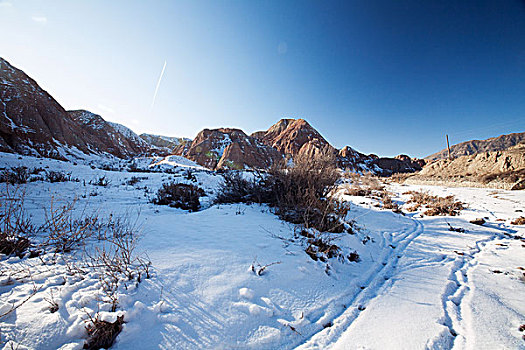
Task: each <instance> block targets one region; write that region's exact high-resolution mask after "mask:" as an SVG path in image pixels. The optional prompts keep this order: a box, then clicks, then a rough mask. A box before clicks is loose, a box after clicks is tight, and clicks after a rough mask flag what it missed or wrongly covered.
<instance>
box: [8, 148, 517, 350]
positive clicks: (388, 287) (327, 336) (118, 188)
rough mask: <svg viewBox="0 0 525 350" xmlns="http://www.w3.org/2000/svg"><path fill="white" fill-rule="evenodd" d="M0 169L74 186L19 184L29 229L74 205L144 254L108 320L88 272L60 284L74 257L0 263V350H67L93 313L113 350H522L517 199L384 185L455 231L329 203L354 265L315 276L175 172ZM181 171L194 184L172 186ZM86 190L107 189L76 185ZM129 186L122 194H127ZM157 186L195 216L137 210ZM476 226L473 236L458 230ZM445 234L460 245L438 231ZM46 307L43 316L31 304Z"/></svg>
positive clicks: (239, 208) (176, 166) (357, 202)
mask: <svg viewBox="0 0 525 350" xmlns="http://www.w3.org/2000/svg"><path fill="white" fill-rule="evenodd" d="M0 162H1V163H0V164H1V166H0V167H7V168H8V167H14V166H19V165H25V166H28V167H29V168H31V169H32V168H35V167H42V168H44V169H46V170H55V171H65V172H70V173H71V174H72V177H74V178H78V179H79V181H78V182H75V181H71V182H64V183H48V182H44V181H34V182H29V183H27V184H24V185H22V187H23V189H24V190H25V193H26V201H25V206H26V209H27V210H28V212H29V214H31V215H32V218H33V220H35V221H36V222H41V221H43V220H44V211H43V208H44V207H48V206H49V203H50V201H51V198H54V200H56V201H59V202H60V203H62V202H63V201H67V200H71V199H73V198H75V197H76V198H77V208H82V210H80V209H79V212H78V213H77V214H78V215H81V214H82V213H81V212H83V213H88V214H89V213H94V212H96V213H97V214H98V215H100V216H101V217H108V216H109V215H110V214H112V215H113V217H117V216H127V217H129V218H130V219H132V220H133V221H137V223H138V227H140V233H141V239H140V241H139V242H138V246H137V252H139V253H147V256H148V257H149V259H150V260H151V262H152V266H153V272H152V277H151V278H150V279H144V280H143V281H142V282H140V283H131V282H129V283H123V284H122V285H120V286H119V289H118V293H117V295H118V300H119V304H118V308H117V310H116V311H115V312H111V310H110V308H109V304H108V303H105V302H103V301H100V299H103V298H101V296H103V295H104V294H103V290H102V286H101V284H100V280H99V276H98V275H97V274H96V273H95V272H93V271H91V272H90V271H88V272H87V273H86V274H84V275H79V274H76V275H71V274H69V272H68V266H69V264H70V263H71V262H75V261H76V262H79V261H81V259H82V254H83V253H82V251H77V252H72V253H70V254H63V255H61V256H60V257H59V258H58V259H55V260H53V259H54V257H53V256H52V255H53V254H46V255H44V256H43V257H42V260H40V259H38V258H33V259H29V258H24V259H19V258H18V257H9V258H7V257H5V256H4V257H3V258H0V314H3V313H5V312H7V311H9V310H10V308H11V307H12V305H18V304H20V303H21V302H22V301H24V300H26V299H27V301H26V302H25V303H23V304H22V305H21V306H20V307H19V308H18V309H17V310H16V311H14V312H11V313H10V314H8V315H7V316H4V317H0V329H1V333H2V342H3V343H1V345H2V346H4V348H6V349H9V348H10V346H11V344H12V345H13V346H14V347H15V348H16V345H17V344H20V348H30V349H48V348H54V349H75V348H76V349H78V348H82V345H83V344H84V342H85V339H86V337H87V333H86V330H85V325H86V322H85V320H86V317H87V316H86V315H87V313H91V314H92V313H94V312H96V311H97V309H100V315H101V317H102V319H104V320H108V321H114V320H116V317H117V316H119V315H124V320H125V322H126V323H125V324H124V326H123V331H122V333H121V334H120V335H119V336H118V337H117V341H116V343H115V344H114V346H113V348H115V349H150V348H165V349H171V348H174V349H202V348H214V349H292V348H299V349H329V348H331V349H419V348H421V349H451V348H454V349H493V348H498V349H500V348H508V349H516V348H524V344H525V342H524V341H523V339H522V336H523V332H520V331H519V326H520V325H521V324H524V323H525V304H524V303H523V298H524V296H525V284H524V281H523V279H524V277H523V272H524V271H523V270H520V269H518V267H522V268H525V266H524V264H525V250H524V248H523V244H524V243H523V236H524V234H525V227H523V226H516V225H511V224H510V221H511V220H512V219H515V218H516V217H518V216H520V215H523V211H525V192H524V191H515V192H511V191H504V190H498V191H494V190H489V189H472V188H445V187H432V186H403V185H398V184H392V185H389V186H388V188H389V190H390V191H392V193H394V195H395V197H394V200H395V201H396V202H397V203H399V204H401V205H402V206H403V205H404V203H405V202H406V201H407V199H408V196H407V195H404V194H403V193H405V192H407V191H409V190H420V189H422V190H425V191H429V192H431V193H433V194H437V195H441V196H444V195H450V194H453V195H455V196H456V197H458V199H460V200H462V201H464V202H465V203H467V204H468V208H467V209H466V210H464V211H462V212H461V214H460V215H459V216H457V217H426V216H422V215H421V212H415V213H408V214H407V215H406V216H403V215H399V214H395V213H393V212H391V211H388V210H382V209H380V208H377V207H376V206H375V204H376V201H375V200H374V199H370V198H363V197H351V196H343V195H342V194H339V195H340V196H341V198H342V199H343V200H345V201H348V202H349V203H351V210H350V214H349V216H350V217H349V219H350V218H353V219H355V220H356V223H357V226H358V227H359V231H358V232H357V233H355V234H353V235H350V234H339V235H334V237H333V238H334V240H335V242H336V243H337V244H338V245H339V246H340V247H341V248H342V249H343V251H344V252H345V254H349V253H350V252H353V251H357V253H358V254H359V256H360V258H361V260H360V261H359V262H348V261H346V262H344V263H343V262H340V261H337V260H336V259H331V260H330V261H329V262H328V263H323V262H320V261H313V260H312V259H311V258H310V257H309V256H308V255H307V254H306V253H305V252H304V241H303V240H302V238H301V237H299V238H298V237H294V230H295V229H296V227H295V226H294V225H291V224H288V223H285V222H282V221H281V220H279V219H278V218H277V216H275V215H273V214H272V213H271V210H270V209H269V208H268V207H266V206H259V205H244V204H237V205H212V201H213V198H214V196H215V194H216V192H217V189H218V187H219V185H220V183H221V179H222V177H221V176H220V175H217V174H216V173H214V172H211V171H209V170H206V169H204V168H202V167H200V166H198V165H197V164H195V163H193V162H191V161H189V160H187V159H185V158H182V157H178V156H169V157H156V158H147V157H143V158H137V159H135V160H134V164H135V165H136V168H137V170H136V172H126V171H124V170H123V171H106V170H101V169H100V168H99V167H98V166H99V165H103V164H110V165H112V166H113V167H114V168H117V169H118V168H122V169H124V168H125V166H124V165H127V163H125V162H123V161H121V160H117V159H114V158H106V159H105V161H104V158H103V157H99V156H97V157H94V158H92V159H90V160H85V161H82V162H80V161H79V163H78V164H76V165H75V164H73V163H71V162H62V161H57V160H52V159H39V158H34V157H29V156H18V155H13V154H6V153H0ZM141 170H143V171H144V172H140V171H141ZM151 170H155V172H151ZM188 170H189V171H191V173H192V174H193V175H194V177H195V179H194V180H192V179H190V178H189V177H187V176H185V175H184V172H186V171H188ZM146 171H148V172H146ZM100 176H106V177H107V179H108V180H109V182H110V184H109V186H107V187H100V186H94V185H91V184H90V181H91V180H94V179H97V178H99V177H100ZM132 177H136V178H139V181H138V183H137V184H135V185H130V184H128V183H127V182H128V180H130V179H131V178H132ZM167 181H178V182H184V183H192V184H197V185H199V186H200V187H202V188H203V189H204V190H205V192H206V194H207V195H206V196H205V197H202V198H201V202H202V203H203V209H202V210H201V211H198V212H193V213H189V212H187V211H183V210H180V209H174V208H169V207H164V206H156V205H154V204H152V203H150V201H149V200H150V199H151V198H152V197H153V196H154V194H155V192H156V190H157V189H158V188H160V186H161V184H162V183H163V182H167ZM4 190H5V188H4V187H3V185H2V189H1V190H0V191H1V192H2V193H3V191H4ZM93 193H96V195H92V194H93ZM520 210H521V211H522V212H520ZM478 217H484V218H486V220H487V224H485V225H483V226H477V225H473V224H470V223H469V222H468V221H469V220H471V219H473V218H478ZM498 220H500V221H498ZM501 220H503V221H501ZM448 224H450V225H452V226H453V227H462V228H465V229H466V232H464V233H461V232H453V231H449V230H448V228H449V226H448ZM516 238H517V239H516ZM100 244H101V243H100V242H96V241H94V242H89V243H88V245H87V246H86V249H91V248H93V247H97V246H98V245H100ZM271 263H276V264H274V265H271V266H268V267H267V268H266V269H265V273H264V274H262V275H261V276H259V275H257V274H254V273H253V272H252V269H251V266H252V265H255V266H258V264H260V265H262V266H264V265H267V264H271ZM327 265H328V266H329V269H328V270H327ZM14 271H31V278H27V277H26V278H21V279H20V280H15V281H14V283H13V282H9V274H10V273H11V276H12V277H13V278H15V277H17V276H18V275H17V276H15V275H13V273H14ZM326 271H328V273H327V272H326ZM35 287H36V289H37V292H36V293H34V295H32V293H33V292H34V288H35ZM51 294H52V296H53V298H54V300H55V301H56V302H57V303H58V306H59V309H58V311H57V312H55V313H51V312H50V311H49V309H48V308H49V302H48V301H47V300H46V299H49V298H50V297H51Z"/></svg>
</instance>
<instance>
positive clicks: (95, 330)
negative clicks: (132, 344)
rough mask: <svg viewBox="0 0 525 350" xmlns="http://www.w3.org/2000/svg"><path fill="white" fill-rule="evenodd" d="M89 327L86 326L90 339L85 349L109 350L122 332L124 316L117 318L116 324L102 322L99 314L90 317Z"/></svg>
mask: <svg viewBox="0 0 525 350" xmlns="http://www.w3.org/2000/svg"><path fill="white" fill-rule="evenodd" d="M88 316H89V320H88V325H87V326H86V330H87V333H88V335H89V339H88V340H87V342H86V343H85V344H84V346H83V349H88V350H98V349H109V348H110V347H111V346H112V345H113V343H114V342H115V339H116V338H117V336H118V335H119V333H120V332H121V331H122V325H123V324H124V316H117V320H116V321H115V322H107V321H102V320H101V319H100V314H99V313H97V314H96V315H95V316H94V317H91V315H89V314H88Z"/></svg>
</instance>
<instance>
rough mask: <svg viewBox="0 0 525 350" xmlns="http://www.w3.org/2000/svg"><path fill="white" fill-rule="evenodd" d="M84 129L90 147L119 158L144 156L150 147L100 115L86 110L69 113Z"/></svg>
mask: <svg viewBox="0 0 525 350" xmlns="http://www.w3.org/2000/svg"><path fill="white" fill-rule="evenodd" d="M67 113H68V114H69V115H70V116H71V118H72V119H73V120H74V121H76V122H77V123H78V124H80V125H81V126H82V127H83V130H84V132H85V134H86V135H85V137H86V138H87V140H88V142H89V145H93V146H94V147H96V148H97V150H99V151H100V150H103V151H104V152H107V153H110V154H112V155H114V156H117V157H119V158H129V157H132V156H135V155H142V154H145V153H147V152H149V150H150V145H149V144H148V143H147V142H146V141H144V140H143V139H141V138H140V137H139V136H138V135H137V134H135V133H134V132H133V131H131V130H130V129H128V128H127V127H125V126H123V125H121V124H117V123H111V122H107V121H105V120H104V119H103V118H102V117H101V116H100V115H98V114H94V113H91V112H89V111H85V110H76V111H68V112H67Z"/></svg>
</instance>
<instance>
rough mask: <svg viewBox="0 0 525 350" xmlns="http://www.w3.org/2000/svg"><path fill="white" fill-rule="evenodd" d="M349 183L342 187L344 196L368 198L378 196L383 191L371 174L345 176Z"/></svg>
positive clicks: (382, 186) (381, 185)
mask: <svg viewBox="0 0 525 350" xmlns="http://www.w3.org/2000/svg"><path fill="white" fill-rule="evenodd" d="M347 177H348V178H350V180H351V183H349V184H346V185H345V186H344V192H343V193H344V194H345V195H348V196H360V197H368V196H372V195H378V196H380V195H381V193H382V192H383V191H385V187H384V185H383V184H382V183H381V181H379V179H378V178H377V177H376V176H374V175H373V174H371V173H364V174H362V175H361V174H357V173H350V174H348V175H347Z"/></svg>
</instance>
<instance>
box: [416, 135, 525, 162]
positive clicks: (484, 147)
mask: <svg viewBox="0 0 525 350" xmlns="http://www.w3.org/2000/svg"><path fill="white" fill-rule="evenodd" d="M521 142H525V132H522V133H514V134H508V135H500V136H498V137H492V138H490V139H486V140H471V141H466V142H462V143H458V144H457V145H453V146H451V147H450V155H451V156H452V158H457V157H461V156H466V155H473V154H478V153H483V152H493V151H503V150H506V149H508V148H510V147H513V146H516V145H517V144H519V143H521ZM447 158H448V150H447V149H446V148H445V149H443V150H441V151H439V152H437V153H434V154H432V155H430V156H428V157H426V158H425V159H428V160H437V159H447Z"/></svg>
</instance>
